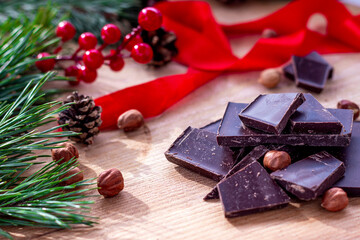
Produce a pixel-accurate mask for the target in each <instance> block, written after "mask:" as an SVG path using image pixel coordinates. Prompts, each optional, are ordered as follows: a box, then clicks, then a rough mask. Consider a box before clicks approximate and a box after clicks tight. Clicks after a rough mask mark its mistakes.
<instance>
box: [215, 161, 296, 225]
mask: <svg viewBox="0 0 360 240" xmlns="http://www.w3.org/2000/svg"><path fill="white" fill-rule="evenodd" d="M218 190H219V196H220V200H221V202H222V205H223V209H224V212H225V217H227V218H232V217H238V216H243V215H248V214H251V213H257V212H263V211H267V210H271V209H277V208H282V207H285V206H286V205H287V204H288V203H289V201H290V198H289V197H288V196H287V195H286V193H285V192H284V191H283V190H282V189H281V188H280V187H279V186H278V185H277V184H276V183H275V182H274V181H273V180H272V179H271V177H270V176H269V174H268V173H267V172H266V170H265V169H264V168H263V167H262V166H261V165H260V163H258V162H257V161H253V162H252V163H250V164H248V165H247V166H246V167H245V168H243V169H241V170H240V171H238V172H236V173H235V174H233V175H232V176H230V177H228V178H226V179H225V180H224V181H221V182H220V183H219V184H218Z"/></svg>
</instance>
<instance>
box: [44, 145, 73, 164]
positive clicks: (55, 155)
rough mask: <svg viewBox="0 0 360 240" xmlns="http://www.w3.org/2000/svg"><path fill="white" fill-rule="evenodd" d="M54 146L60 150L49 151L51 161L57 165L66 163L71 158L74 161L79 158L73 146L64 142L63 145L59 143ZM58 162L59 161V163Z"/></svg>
mask: <svg viewBox="0 0 360 240" xmlns="http://www.w3.org/2000/svg"><path fill="white" fill-rule="evenodd" d="M56 146H58V147H62V148H54V149H51V156H52V159H53V160H54V161H55V162H57V163H58V164H62V163H65V162H68V161H69V160H70V159H72V158H73V157H74V158H76V159H78V158H79V152H78V150H77V148H76V147H75V146H74V145H73V144H71V143H68V142H65V143H60V144H58V145H56ZM59 160H61V161H60V162H59Z"/></svg>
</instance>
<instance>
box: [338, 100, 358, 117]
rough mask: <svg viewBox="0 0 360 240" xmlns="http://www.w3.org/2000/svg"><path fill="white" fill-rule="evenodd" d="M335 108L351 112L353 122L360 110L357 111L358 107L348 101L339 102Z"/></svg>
mask: <svg viewBox="0 0 360 240" xmlns="http://www.w3.org/2000/svg"><path fill="white" fill-rule="evenodd" d="M337 108H340V109H351V110H353V111H354V120H356V119H357V118H358V117H359V114H360V109H359V106H358V105H357V104H356V103H354V102H351V101H349V100H341V101H340V102H338V104H337Z"/></svg>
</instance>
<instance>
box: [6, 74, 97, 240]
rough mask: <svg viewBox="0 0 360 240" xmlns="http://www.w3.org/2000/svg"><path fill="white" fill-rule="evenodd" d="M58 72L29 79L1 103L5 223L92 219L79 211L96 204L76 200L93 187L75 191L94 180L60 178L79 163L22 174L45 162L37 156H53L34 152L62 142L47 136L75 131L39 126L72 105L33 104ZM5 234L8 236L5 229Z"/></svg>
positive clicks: (55, 224) (64, 224) (59, 224)
mask: <svg viewBox="0 0 360 240" xmlns="http://www.w3.org/2000/svg"><path fill="white" fill-rule="evenodd" d="M54 74H55V73H53V72H49V73H47V74H45V75H44V76H43V78H42V79H40V81H39V82H38V83H36V84H35V85H33V82H32V81H30V82H29V83H28V85H27V86H26V87H25V88H24V90H23V91H22V92H21V93H20V94H19V96H18V98H17V99H16V100H15V101H13V102H12V103H6V102H5V103H3V104H1V105H0V176H1V181H0V226H39V227H51V228H69V227H70V224H85V225H91V224H92V223H93V222H92V221H90V220H88V219H89V217H87V216H85V215H83V214H81V213H78V212H76V211H77V210H80V211H81V210H84V209H86V207H85V205H87V204H90V203H92V202H90V201H77V200H81V199H83V198H85V197H87V196H85V195H82V193H83V192H85V191H88V190H89V189H87V188H85V189H80V190H76V189H75V188H76V187H84V186H87V185H89V184H92V183H89V182H88V181H89V180H84V181H81V182H78V183H75V184H72V185H69V186H60V185H59V184H60V183H61V182H62V181H66V180H67V179H69V178H70V177H71V176H69V177H67V178H63V179H60V177H61V176H62V175H63V174H65V173H67V172H68V171H69V170H71V169H72V168H74V167H75V166H74V164H73V163H74V161H71V162H68V163H66V164H61V165H57V164H56V163H50V164H47V165H45V166H44V167H42V168H41V169H40V170H39V171H37V172H36V173H34V174H32V175H31V176H29V177H26V178H23V177H22V175H23V174H24V173H26V172H27V170H29V169H30V168H31V167H32V166H33V165H34V164H40V163H39V162H34V160H36V159H37V158H40V157H49V156H48V155H36V154H35V151H37V150H49V149H51V148H53V145H54V144H57V143H61V142H63V141H61V140H58V141H49V139H48V138H56V137H68V136H73V135H75V134H76V133H73V132H65V131H62V132H56V130H57V129H58V128H60V127H62V126H55V127H52V128H49V129H45V130H42V131H40V130H37V129H39V128H40V127H42V126H44V125H45V124H48V123H50V122H53V121H56V119H55V118H54V115H55V114H57V113H59V112H60V111H63V110H64V109H66V108H67V107H68V106H66V105H63V106H61V102H56V101H54V102H48V103H44V104H39V105H34V104H35V103H36V102H37V101H38V99H39V98H41V97H42V95H43V94H39V90H40V88H41V86H42V85H43V84H44V83H45V82H46V81H47V80H48V79H51V78H52V77H53V76H54ZM58 106H60V107H58ZM65 190H66V191H65ZM64 191H65V192H64ZM0 235H2V236H5V237H9V236H8V235H7V233H6V232H5V231H3V230H0Z"/></svg>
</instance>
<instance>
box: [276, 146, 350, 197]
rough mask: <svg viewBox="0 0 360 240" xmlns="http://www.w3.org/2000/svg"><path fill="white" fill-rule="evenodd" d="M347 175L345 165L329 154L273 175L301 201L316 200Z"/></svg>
mask: <svg viewBox="0 0 360 240" xmlns="http://www.w3.org/2000/svg"><path fill="white" fill-rule="evenodd" d="M344 173H345V166H344V163H343V162H341V161H340V160H338V159H336V158H335V157H334V156H332V155H331V154H329V153H328V152H325V151H323V152H320V153H317V154H314V155H311V156H309V157H307V158H304V159H303V160H300V161H298V162H295V163H293V164H290V165H289V166H288V167H286V168H284V169H282V170H278V171H275V172H273V173H271V177H272V178H273V179H275V180H276V181H277V183H279V185H280V186H282V187H283V188H284V189H286V191H288V192H290V193H292V194H293V195H295V196H296V197H298V198H299V199H301V200H305V201H309V200H314V199H316V198H317V197H318V196H320V195H322V194H323V193H324V191H326V190H327V189H328V188H330V187H331V186H332V185H333V184H334V183H335V182H336V181H338V180H339V179H340V178H341V177H342V176H343V175H344Z"/></svg>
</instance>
